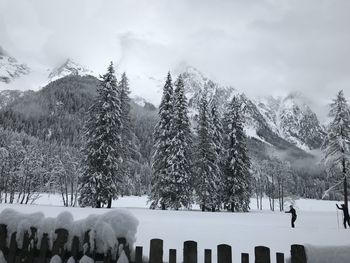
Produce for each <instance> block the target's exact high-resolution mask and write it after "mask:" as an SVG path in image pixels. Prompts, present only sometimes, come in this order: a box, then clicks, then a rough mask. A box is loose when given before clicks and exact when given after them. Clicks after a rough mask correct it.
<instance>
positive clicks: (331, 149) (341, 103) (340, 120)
mask: <svg viewBox="0 0 350 263" xmlns="http://www.w3.org/2000/svg"><path fill="white" fill-rule="evenodd" d="M330 106H331V109H330V112H329V116H330V117H331V118H332V122H331V123H330V125H329V128H328V132H327V136H326V138H325V141H324V143H323V150H324V153H325V159H324V161H325V164H326V166H327V167H328V168H329V169H333V170H336V171H339V172H340V174H342V176H341V177H342V179H343V187H344V204H345V207H346V208H347V209H348V189H347V173H348V171H347V170H348V169H347V167H349V163H350V110H349V105H348V103H347V100H346V99H345V96H344V92H343V91H342V90H341V91H339V92H338V94H337V97H336V98H335V99H334V101H333V103H332V104H331V105H330Z"/></svg>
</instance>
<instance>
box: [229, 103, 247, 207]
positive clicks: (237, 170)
mask: <svg viewBox="0 0 350 263" xmlns="http://www.w3.org/2000/svg"><path fill="white" fill-rule="evenodd" d="M224 131H225V134H226V138H225V148H226V156H225V164H224V166H225V167H224V178H225V179H224V185H225V189H224V202H225V205H226V207H230V210H231V212H234V211H245V212H246V211H248V209H249V202H250V197H251V174H250V159H249V156H248V150H247V146H246V136H245V133H244V130H243V116H242V104H241V102H240V101H239V99H238V98H237V97H233V99H232V101H231V103H230V104H229V107H228V111H227V112H226V114H225V118H224Z"/></svg>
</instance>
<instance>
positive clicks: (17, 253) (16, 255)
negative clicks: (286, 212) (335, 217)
mask: <svg viewBox="0 0 350 263" xmlns="http://www.w3.org/2000/svg"><path fill="white" fill-rule="evenodd" d="M55 233H56V238H55V240H54V241H53V244H52V249H50V245H49V239H48V234H45V233H44V234H43V236H42V239H41V242H40V247H38V246H37V244H38V240H37V230H36V229H35V228H34V227H31V228H30V230H28V231H27V232H25V233H24V237H23V244H17V240H16V233H12V235H11V237H10V242H9V246H8V247H7V238H8V236H7V227H6V225H0V250H1V251H2V253H3V254H4V256H5V259H6V261H7V262H8V263H18V262H24V263H48V262H49V261H50V258H51V257H52V256H54V255H58V256H60V257H61V259H62V262H67V260H68V259H69V258H70V257H73V258H74V260H75V262H79V259H80V258H82V257H83V255H84V252H85V253H86V255H87V256H89V257H91V258H92V259H94V261H95V262H97V261H98V262H106V263H115V262H116V261H117V259H118V257H119V255H117V259H113V258H112V253H111V251H109V252H108V253H107V254H105V255H102V254H97V253H96V251H95V248H94V249H91V244H90V240H89V231H87V232H86V233H85V235H84V240H80V239H79V237H77V236H74V237H73V239H72V244H71V248H69V249H68V250H69V251H67V247H66V243H67V241H68V239H69V237H68V235H69V233H68V231H67V230H66V229H63V228H60V229H56V231H55ZM118 242H119V244H120V245H121V246H122V248H123V250H124V252H125V255H126V256H127V258H128V259H129V262H134V263H147V262H148V263H163V262H169V263H176V262H181V261H179V258H178V253H177V252H178V251H176V250H175V249H169V254H168V255H169V258H168V259H166V260H165V261H163V260H164V259H163V253H164V250H163V240H161V239H152V240H151V241H150V251H149V255H148V259H147V257H145V256H144V252H145V251H144V250H143V248H142V247H140V246H137V247H136V248H135V250H134V251H133V252H134V253H133V254H134V258H133V261H131V254H132V251H131V249H130V248H129V244H127V242H126V239H125V238H121V237H119V238H118ZM83 244H84V248H85V251H82V247H83ZM19 247H21V249H19ZM119 252H120V251H119ZM233 252H234V251H233V250H232V247H231V246H229V245H227V244H220V245H218V246H217V259H216V260H213V258H212V250H211V249H204V251H203V252H202V253H203V255H204V263H212V262H217V263H232V262H233V259H232V253H233ZM198 253H199V252H198V246H197V242H195V241H185V242H184V246H183V254H182V255H183V263H198ZM240 255H241V260H240V262H241V263H249V262H255V263H270V262H271V253H270V248H268V247H264V246H257V247H255V248H254V255H253V256H251V257H250V255H249V254H248V253H241V254H240ZM275 258H276V262H277V263H283V262H285V256H284V254H283V253H276V255H275ZM250 260H252V261H250ZM291 262H292V263H307V259H306V253H305V248H304V246H302V245H297V244H295V245H292V246H291Z"/></svg>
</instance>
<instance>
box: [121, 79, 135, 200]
mask: <svg viewBox="0 0 350 263" xmlns="http://www.w3.org/2000/svg"><path fill="white" fill-rule="evenodd" d="M119 89H120V111H121V118H120V120H121V149H120V153H121V156H122V160H123V163H122V166H121V169H122V174H123V180H124V183H125V184H124V185H125V187H126V188H130V182H132V181H133V180H132V178H131V166H132V164H131V162H132V154H133V152H134V151H135V146H134V145H133V136H132V125H131V116H130V101H131V99H130V97H129V94H130V90H129V81H128V78H127V76H126V74H125V72H124V73H123V74H122V77H121V80H120V82H119ZM127 190H128V189H123V193H126V191H127Z"/></svg>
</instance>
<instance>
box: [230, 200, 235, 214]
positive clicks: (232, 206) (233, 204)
mask: <svg viewBox="0 0 350 263" xmlns="http://www.w3.org/2000/svg"><path fill="white" fill-rule="evenodd" d="M234 211H235V203H234V202H231V212H234Z"/></svg>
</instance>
